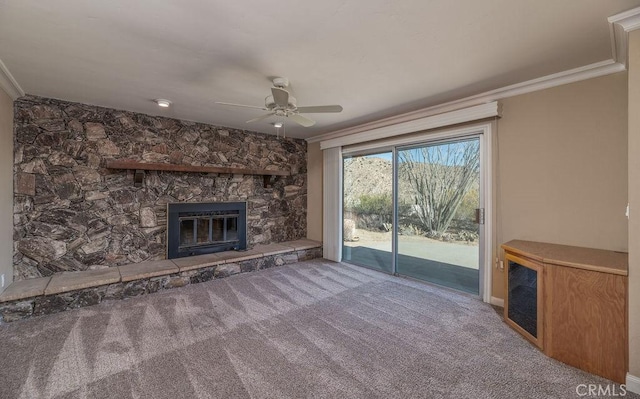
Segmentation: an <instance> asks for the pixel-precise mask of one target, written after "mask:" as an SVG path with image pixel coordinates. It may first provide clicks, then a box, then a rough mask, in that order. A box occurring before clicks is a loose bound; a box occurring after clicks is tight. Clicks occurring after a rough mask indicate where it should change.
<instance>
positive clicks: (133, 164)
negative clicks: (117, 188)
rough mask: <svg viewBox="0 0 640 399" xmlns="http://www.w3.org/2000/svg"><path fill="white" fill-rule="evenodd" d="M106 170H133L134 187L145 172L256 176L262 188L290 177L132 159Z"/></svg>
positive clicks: (285, 173) (116, 161) (283, 172)
mask: <svg viewBox="0 0 640 399" xmlns="http://www.w3.org/2000/svg"><path fill="white" fill-rule="evenodd" d="M105 166H106V168H107V169H125V170H135V171H136V175H135V177H134V182H135V185H136V186H139V185H142V179H143V178H144V172H143V171H145V170H159V171H166V172H185V173H222V174H233V175H257V176H263V177H264V186H265V187H270V186H271V184H272V183H273V182H274V180H275V177H277V176H291V172H289V171H286V170H271V169H245V168H228V167H222V166H198V165H184V164H182V165H181V164H170V163H152V162H140V161H136V160H132V159H114V160H111V161H107V163H106V165H105Z"/></svg>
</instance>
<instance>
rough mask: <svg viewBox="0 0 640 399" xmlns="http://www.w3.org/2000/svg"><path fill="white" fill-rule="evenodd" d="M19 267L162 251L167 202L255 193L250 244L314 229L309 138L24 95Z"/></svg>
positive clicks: (126, 258)
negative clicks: (269, 177)
mask: <svg viewBox="0 0 640 399" xmlns="http://www.w3.org/2000/svg"><path fill="white" fill-rule="evenodd" d="M14 107H15V120H14V122H15V123H14V129H15V138H14V140H15V141H14V144H15V147H14V174H15V182H14V277H15V279H16V280H19V279H25V278H30V277H40V276H47V275H50V274H52V273H55V272H59V271H67V270H86V269H88V268H95V267H106V266H117V265H122V264H127V263H132V262H141V261H144V260H150V259H163V258H164V257H165V249H166V205H167V203H168V202H213V201H247V211H248V214H247V219H248V222H247V223H248V233H247V234H248V236H247V242H248V243H249V246H252V245H254V244H258V243H270V242H281V241H287V240H295V239H298V238H303V237H305V236H306V201H307V198H306V194H307V193H306V191H307V175H306V143H305V142H304V141H303V140H296V139H290V138H287V139H282V138H280V139H278V138H276V137H275V136H271V135H265V134H260V133H251V132H245V131H242V130H234V129H227V128H220V127H216V126H211V125H205V124H199V123H193V122H186V121H180V120H175V119H169V118H164V117H157V116H149V115H144V114H137V113H132V112H127V111H119V110H114V109H107V108H101V107H95V106H90V105H84V104H77V103H70V102H65V101H59V100H52V99H45V98H40V97H33V96H27V97H23V98H21V99H19V100H17V101H16V102H15V104H14ZM109 159H135V160H140V161H146V162H165V163H175V164H190V165H206V166H229V167H239V168H252V169H278V170H289V171H291V173H292V176H290V177H281V178H279V179H278V180H277V181H276V182H275V183H274V184H273V186H272V187H271V188H264V187H263V179H262V176H252V175H217V174H205V173H182V172H146V176H145V180H144V183H143V186H142V187H134V182H133V172H132V171H124V170H110V169H106V168H105V167H104V166H105V161H106V160H109Z"/></svg>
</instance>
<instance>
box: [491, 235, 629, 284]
mask: <svg viewBox="0 0 640 399" xmlns="http://www.w3.org/2000/svg"><path fill="white" fill-rule="evenodd" d="M502 249H504V250H505V251H507V252H511V253H514V254H517V255H521V256H525V257H527V258H530V259H533V260H536V261H538V262H542V263H549V264H554V265H560V266H568V267H575V268H578V269H585V270H593V271H597V272H602V273H611V274H619V275H623V276H627V275H628V274H629V256H628V254H627V253H626V252H615V251H607V250H604V249H593V248H583V247H573V246H569V245H559V244H549V243H544V242H535V241H524V240H512V241H509V242H507V243H504V244H502Z"/></svg>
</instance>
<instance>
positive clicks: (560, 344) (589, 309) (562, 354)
mask: <svg viewBox="0 0 640 399" xmlns="http://www.w3.org/2000/svg"><path fill="white" fill-rule="evenodd" d="M545 268H546V272H547V274H546V280H545V283H546V287H547V307H546V318H547V325H546V326H545V328H546V331H545V332H546V336H545V353H546V354H547V355H548V356H550V357H553V358H554V359H557V360H560V361H561V362H563V363H566V364H569V365H571V366H574V367H578V368H580V369H582V370H585V371H588V372H590V373H593V374H597V375H600V376H602V377H605V378H608V379H610V380H613V381H616V382H619V383H624V382H625V376H626V371H627V354H628V351H627V331H628V330H627V323H626V320H627V306H626V298H627V277H626V276H620V275H615V274H608V273H600V272H596V271H591V270H582V269H577V268H573V267H564V266H557V265H550V264H547V265H545Z"/></svg>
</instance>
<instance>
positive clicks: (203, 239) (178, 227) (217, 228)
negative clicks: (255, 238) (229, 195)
mask: <svg viewBox="0 0 640 399" xmlns="http://www.w3.org/2000/svg"><path fill="white" fill-rule="evenodd" d="M246 248H247V203H246V202H213V203H174V204H168V205H167V259H175V258H181V257H184V256H193V255H203V254H208V253H213V252H221V251H231V250H243V249H246Z"/></svg>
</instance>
